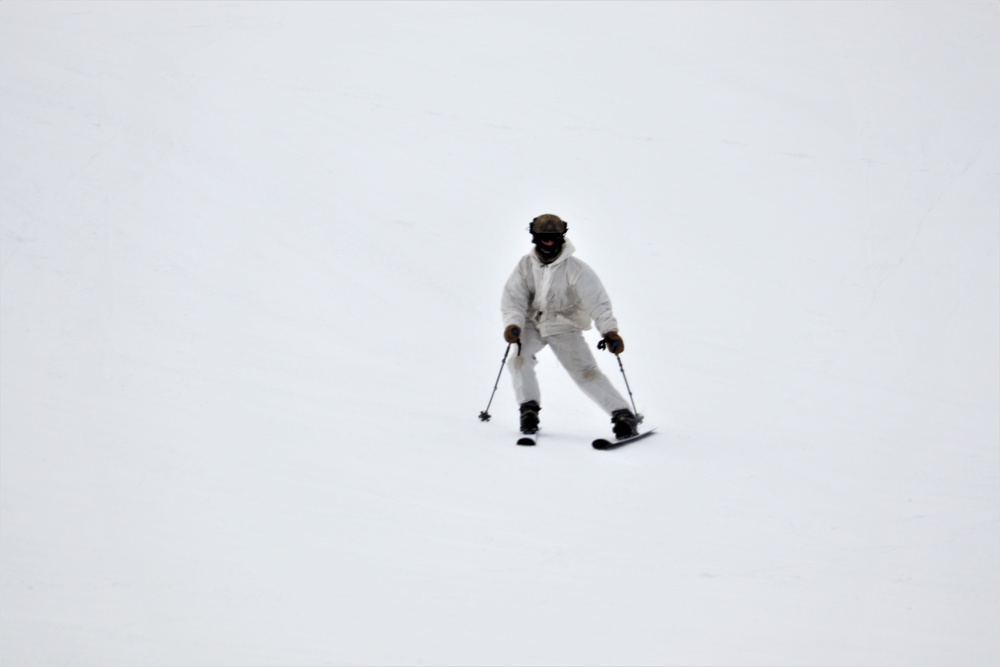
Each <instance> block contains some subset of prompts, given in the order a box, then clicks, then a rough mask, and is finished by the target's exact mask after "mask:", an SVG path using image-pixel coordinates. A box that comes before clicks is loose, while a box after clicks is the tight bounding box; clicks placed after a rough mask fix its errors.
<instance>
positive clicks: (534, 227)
mask: <svg viewBox="0 0 1000 667" xmlns="http://www.w3.org/2000/svg"><path fill="white" fill-rule="evenodd" d="M567 229H569V225H567V224H566V222H565V221H564V220H563V219H562V218H560V217H559V216H558V215H555V214H553V213H545V214H543V215H540V216H538V217H537V218H535V219H534V220H532V221H531V224H530V225H528V231H529V232H531V233H532V234H565V233H566V230H567Z"/></svg>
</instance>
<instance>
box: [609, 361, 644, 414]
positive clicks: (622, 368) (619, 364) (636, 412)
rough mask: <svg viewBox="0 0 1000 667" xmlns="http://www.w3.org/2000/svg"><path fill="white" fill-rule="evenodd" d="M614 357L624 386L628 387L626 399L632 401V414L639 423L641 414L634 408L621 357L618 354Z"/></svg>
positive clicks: (633, 399)
mask: <svg viewBox="0 0 1000 667" xmlns="http://www.w3.org/2000/svg"><path fill="white" fill-rule="evenodd" d="M615 358H616V359H617V360H618V368H620V369H621V371H622V377H623V378H625V388H626V389H628V400H630V401H632V414H634V415H635V416H636V418H637V419H638V420H639V422H640V423H641V422H642V415H640V414H639V411H638V410H636V409H635V398H633V397H632V387H630V386H628V376H627V375H625V367H624V366H622V358H621V357H619V356H618V355H615Z"/></svg>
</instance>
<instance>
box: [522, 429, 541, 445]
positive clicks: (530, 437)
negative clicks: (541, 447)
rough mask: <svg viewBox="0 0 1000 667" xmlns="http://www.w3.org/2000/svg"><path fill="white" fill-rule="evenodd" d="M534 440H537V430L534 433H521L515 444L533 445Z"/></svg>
mask: <svg viewBox="0 0 1000 667" xmlns="http://www.w3.org/2000/svg"><path fill="white" fill-rule="evenodd" d="M536 440H538V431H535V432H534V433H522V434H521V437H520V438H518V439H517V444H519V445H521V446H522V447H533V446H534V445H535V441H536Z"/></svg>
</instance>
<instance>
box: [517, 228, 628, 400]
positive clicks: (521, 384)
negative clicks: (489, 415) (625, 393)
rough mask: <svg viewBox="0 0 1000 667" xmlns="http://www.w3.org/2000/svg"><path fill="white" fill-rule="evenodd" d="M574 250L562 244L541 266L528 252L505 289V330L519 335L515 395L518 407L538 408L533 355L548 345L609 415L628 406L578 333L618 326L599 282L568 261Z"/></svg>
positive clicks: (587, 270)
mask: <svg viewBox="0 0 1000 667" xmlns="http://www.w3.org/2000/svg"><path fill="white" fill-rule="evenodd" d="M575 250H576V249H575V248H574V247H573V244H572V243H571V242H570V241H569V240H567V241H566V242H565V245H564V246H563V249H562V253H561V254H560V255H559V257H558V258H556V260H555V261H553V262H552V263H551V264H543V263H542V261H541V260H540V259H539V257H538V255H537V254H536V253H535V251H534V250H532V251H531V252H529V253H528V254H527V255H525V256H524V257H522V258H521V260H520V261H519V262H518V263H517V266H516V267H515V268H514V271H513V273H511V275H510V278H508V279H507V284H506V285H505V286H504V290H503V298H502V299H501V311H502V313H503V321H504V326H505V327H506V326H509V325H511V324H514V325H516V326H517V327H519V328H520V329H521V353H520V355H519V356H517V357H515V358H514V360H513V362H512V363H511V364H510V373H511V378H512V380H513V382H514V393H515V395H516V397H517V402H518V403H519V404H520V403H525V402H527V401H537V402H538V403H539V404H541V392H540V390H539V387H538V379H537V377H536V375H535V366H536V365H537V364H538V360H537V359H536V357H535V355H537V354H538V352H540V351H541V350H542V349H543V348H544V347H545V346H546V345H548V346H551V347H552V351H553V352H554V353H555V355H556V359H558V360H559V363H560V364H562V366H563V368H565V369H566V371H567V372H568V373H569V375H570V377H571V378H573V381H574V382H576V384H577V385H578V386H579V387H580V389H582V390H583V392H584V393H585V394H587V396H589V397H590V398H591V399H593V400H594V402H596V403H597V404H598V405H600V406H601V408H603V409H604V410H605V411H606V412H607V413H608V414H611V413H612V412H614V411H615V410H622V409H626V408H628V403H627V402H626V401H625V399H624V398H623V397H622V395H621V394H620V393H619V392H618V390H617V389H615V388H614V386H613V385H612V384H611V381H610V380H608V378H607V376H606V375H604V373H602V372H601V370H600V369H599V368H598V367H597V362H596V361H595V359H594V355H593V353H592V352H591V351H590V348H589V347H588V346H587V342H586V340H584V337H583V332H584V331H586V330H587V329H590V328H591V322H592V321H593V323H594V324H596V325H597V330H598V331H600V332H601V334H602V335H603V334H606V333H607V332H609V331H617V330H618V322H617V321H616V320H615V316H614V313H613V312H612V310H611V299H609V298H608V294H607V292H605V291H604V286H603V285H602V284H601V281H600V279H599V278H598V277H597V274H596V273H594V270H593V269H591V268H590V266H589V265H587V264H586V263H585V262H583V261H582V260H580V259H577V258H576V257H574V256H573V253H574V252H575Z"/></svg>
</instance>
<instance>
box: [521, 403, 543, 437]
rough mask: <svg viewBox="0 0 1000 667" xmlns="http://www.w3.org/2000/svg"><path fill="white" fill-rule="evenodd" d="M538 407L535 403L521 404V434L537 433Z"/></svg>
mask: <svg viewBox="0 0 1000 667" xmlns="http://www.w3.org/2000/svg"><path fill="white" fill-rule="evenodd" d="M539 410H541V408H540V407H538V402H537V401H528V402H527V403H522V404H521V433H526V434H528V435H530V434H532V433H537V432H538V411H539Z"/></svg>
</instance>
